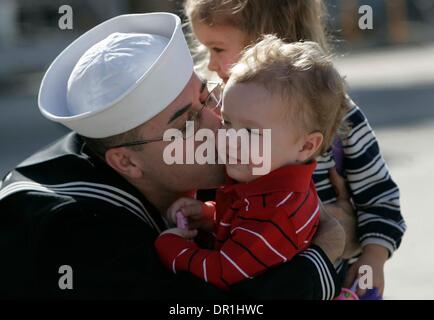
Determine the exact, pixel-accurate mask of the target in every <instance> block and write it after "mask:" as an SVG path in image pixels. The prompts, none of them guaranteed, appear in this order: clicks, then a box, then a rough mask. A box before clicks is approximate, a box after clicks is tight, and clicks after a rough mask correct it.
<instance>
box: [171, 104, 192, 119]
mask: <svg viewBox="0 0 434 320" xmlns="http://www.w3.org/2000/svg"><path fill="white" fill-rule="evenodd" d="M191 106H192V103H191V102H190V103H189V104H187V105H186V106H185V107H182V108H181V109H179V110H178V111H176V112H175V113H174V114H173V115H172V116H171V117H170V120H169V122H167V124H170V123H171V122H173V121H175V120H176V119H178V118H179V117H180V116H182V115H183V114H184V113H185V112H187V110H188V109H190V108H191Z"/></svg>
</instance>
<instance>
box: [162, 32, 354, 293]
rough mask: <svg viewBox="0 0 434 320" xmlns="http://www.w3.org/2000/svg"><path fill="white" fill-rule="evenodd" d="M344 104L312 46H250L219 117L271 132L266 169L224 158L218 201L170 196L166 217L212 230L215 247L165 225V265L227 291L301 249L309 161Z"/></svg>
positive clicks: (314, 208) (310, 202) (309, 233)
mask: <svg viewBox="0 0 434 320" xmlns="http://www.w3.org/2000/svg"><path fill="white" fill-rule="evenodd" d="M346 108H347V106H346V98H345V92H344V85H343V81H342V79H341V77H340V76H339V73H338V72H337V71H336V70H335V69H334V68H333V65H332V63H331V61H330V59H329V58H327V57H326V56H325V55H324V54H322V52H321V49H320V47H319V45H318V44H316V43H314V42H304V43H301V42H299V43H294V44H285V43H283V42H282V41H281V40H280V39H278V38H276V37H274V36H266V37H265V38H264V40H262V41H261V42H259V43H258V44H257V45H255V46H254V47H252V48H250V49H249V50H247V51H246V52H245V54H244V55H243V57H242V58H241V60H240V62H239V64H237V65H236V66H235V67H234V68H233V70H232V72H231V76H230V78H229V80H228V83H227V85H226V87H225V92H224V97H223V108H222V110H221V114H222V122H223V127H224V128H225V129H235V130H237V131H238V130H240V129H246V130H247V131H248V132H249V134H251V135H253V134H255V133H254V132H255V131H254V129H257V130H259V131H258V132H257V134H261V133H263V131H262V130H264V129H267V128H269V129H270V130H271V154H270V160H271V165H270V168H271V172H270V173H268V174H266V175H263V176H259V177H258V176H255V175H254V174H253V172H254V171H253V166H254V165H253V164H252V163H251V162H250V163H248V164H243V163H238V162H239V161H238V162H237V163H236V164H227V165H226V172H227V174H228V176H229V177H230V178H232V179H233V180H232V181H231V182H230V183H228V184H226V185H224V186H222V187H220V188H219V190H218V192H217V198H216V205H214V204H213V203H206V204H204V203H202V202H200V201H198V200H195V199H190V198H181V199H179V200H177V201H176V202H175V203H174V204H173V205H172V206H171V207H170V208H169V210H168V213H167V219H168V220H169V221H171V222H172V223H175V222H176V213H177V212H179V211H181V212H182V214H183V215H184V216H185V217H187V218H188V219H189V220H188V221H189V223H190V229H191V228H192V227H197V228H200V229H201V230H205V231H208V232H214V234H215V242H214V247H213V248H211V249H202V248H200V247H199V246H198V245H197V244H196V243H195V242H192V241H189V239H190V238H192V237H194V236H195V234H196V233H195V232H194V231H191V230H190V231H189V232H187V233H185V232H184V231H182V230H180V229H179V228H173V229H169V230H167V231H165V232H163V233H162V234H161V235H160V236H159V238H158V239H157V241H156V248H157V252H158V253H159V255H160V258H161V260H162V262H163V263H164V265H165V266H166V267H167V268H168V269H170V270H172V271H173V272H174V273H176V272H180V271H188V272H191V273H193V274H194V275H196V276H197V277H200V278H202V279H203V280H205V281H207V282H209V283H212V284H214V285H216V286H218V287H220V288H222V289H228V288H229V287H230V286H231V285H233V284H235V283H238V282H240V281H242V280H244V279H249V278H253V277H255V276H256V275H258V274H260V273H262V272H264V271H266V270H268V269H269V268H271V267H273V266H276V265H278V264H282V263H284V262H286V261H289V260H290V259H292V258H293V257H294V255H296V254H297V253H299V252H301V251H303V250H305V249H306V248H307V247H308V246H309V244H310V242H311V239H312V237H313V235H314V234H315V231H316V229H317V225H318V221H319V201H318V195H317V193H316V190H315V186H314V183H313V182H312V173H313V171H314V170H315V167H316V162H315V160H314V159H315V157H316V156H318V155H319V154H321V153H323V152H324V151H325V150H327V149H328V148H329V147H330V145H331V143H332V141H333V138H334V136H335V134H336V131H337V129H338V127H339V126H340V124H341V123H342V118H343V116H344V114H345V112H346ZM226 163H227V162H226ZM185 235H187V236H185Z"/></svg>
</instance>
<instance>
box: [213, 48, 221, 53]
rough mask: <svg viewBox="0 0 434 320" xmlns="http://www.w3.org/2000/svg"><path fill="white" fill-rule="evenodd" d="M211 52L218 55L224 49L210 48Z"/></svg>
mask: <svg viewBox="0 0 434 320" xmlns="http://www.w3.org/2000/svg"><path fill="white" fill-rule="evenodd" d="M212 50H213V51H214V52H216V53H220V52H223V51H224V49H222V48H212Z"/></svg>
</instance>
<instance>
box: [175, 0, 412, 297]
mask: <svg viewBox="0 0 434 320" xmlns="http://www.w3.org/2000/svg"><path fill="white" fill-rule="evenodd" d="M184 7H185V13H186V16H187V18H188V20H189V24H190V27H191V29H192V31H193V33H194V35H195V36H196V38H197V39H198V40H199V42H200V44H201V46H200V49H206V53H207V58H208V69H209V70H210V71H214V72H216V73H217V74H218V75H219V77H220V78H221V79H222V80H223V81H225V82H226V81H227V79H228V75H229V72H228V71H229V68H230V66H231V65H232V64H234V63H236V62H237V60H238V59H239V57H240V54H241V52H242V50H243V49H244V48H245V47H246V46H248V45H251V44H252V43H255V42H256V41H257V39H258V38H260V37H261V36H262V35H264V34H275V35H277V36H278V37H279V38H281V39H284V40H285V41H286V42H294V41H299V40H310V41H315V42H317V43H319V44H320V45H321V46H322V48H323V49H324V50H325V51H326V52H327V50H328V46H327V37H326V35H325V28H324V24H323V19H322V18H323V17H324V16H325V10H324V5H323V3H322V1H320V0H287V1H264V0H186V1H185V6H184ZM200 51H201V52H202V51H203V50H200ZM348 99H349V98H348ZM349 105H350V107H349V109H348V110H347V114H346V116H345V118H344V120H345V121H347V122H348V123H349V124H350V125H351V130H349V131H348V132H347V134H346V135H345V136H343V137H342V139H340V143H341V145H342V146H341V148H340V152H338V153H337V154H333V153H332V152H331V150H328V152H326V153H325V154H323V155H321V156H320V157H318V158H317V162H318V165H317V169H316V170H315V172H314V175H313V179H314V181H315V184H316V187H317V191H318V194H319V197H320V199H321V201H323V202H324V203H326V204H332V203H333V202H334V201H336V193H335V189H334V187H333V185H332V184H331V182H330V179H329V172H330V171H331V170H332V169H333V168H334V167H335V161H334V156H335V155H342V158H343V161H342V165H343V173H344V175H345V179H346V182H347V185H348V188H349V189H350V192H351V196H352V201H353V203H354V205H355V208H356V211H357V217H358V230H357V233H358V237H359V241H360V243H361V245H362V248H363V249H362V253H361V256H360V257H359V259H358V261H357V262H356V263H354V264H353V266H352V267H351V268H350V269H349V270H348V271H347V276H346V281H345V283H344V285H345V286H346V287H348V288H349V287H351V286H352V284H353V283H354V280H355V279H356V278H357V275H358V268H359V266H361V265H370V266H371V267H372V269H373V275H374V279H373V280H374V281H373V284H374V287H377V288H378V289H379V291H380V293H381V294H382V293H383V289H384V275H383V272H384V271H383V269H384V263H385V261H386V260H387V259H388V258H389V257H390V256H391V255H392V254H393V252H394V251H395V250H396V249H397V248H398V247H399V245H400V243H401V239H402V236H403V234H404V232H405V229H406V226H405V222H404V220H403V218H402V216H401V210H400V201H399V189H398V187H397V185H396V184H395V182H394V181H393V180H392V178H391V176H390V174H389V171H388V168H387V165H386V163H385V161H384V159H383V157H382V155H381V153H380V149H379V146H378V142H377V140H376V137H375V135H374V132H373V131H372V129H371V127H370V126H369V124H368V121H367V119H366V117H365V115H364V114H363V113H362V112H361V110H360V109H359V108H358V107H357V106H356V105H355V104H354V103H353V102H352V101H351V100H350V99H349ZM337 160H338V159H337ZM328 209H329V211H330V210H332V209H333V206H329V207H328ZM332 213H333V211H332ZM343 266H345V265H344V264H339V265H336V268H337V271H339V270H342V271H345V268H343ZM358 294H359V295H360V294H362V290H360V289H359V290H358Z"/></svg>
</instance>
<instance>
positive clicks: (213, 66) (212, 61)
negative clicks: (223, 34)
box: [208, 53, 219, 72]
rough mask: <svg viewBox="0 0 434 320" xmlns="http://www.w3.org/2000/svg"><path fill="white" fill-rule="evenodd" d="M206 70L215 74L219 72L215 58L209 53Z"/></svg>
mask: <svg viewBox="0 0 434 320" xmlns="http://www.w3.org/2000/svg"><path fill="white" fill-rule="evenodd" d="M208 70H209V71H214V72H217V71H218V70H219V66H218V63H217V59H216V57H215V54H214V53H211V56H210V58H209V62H208Z"/></svg>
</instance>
